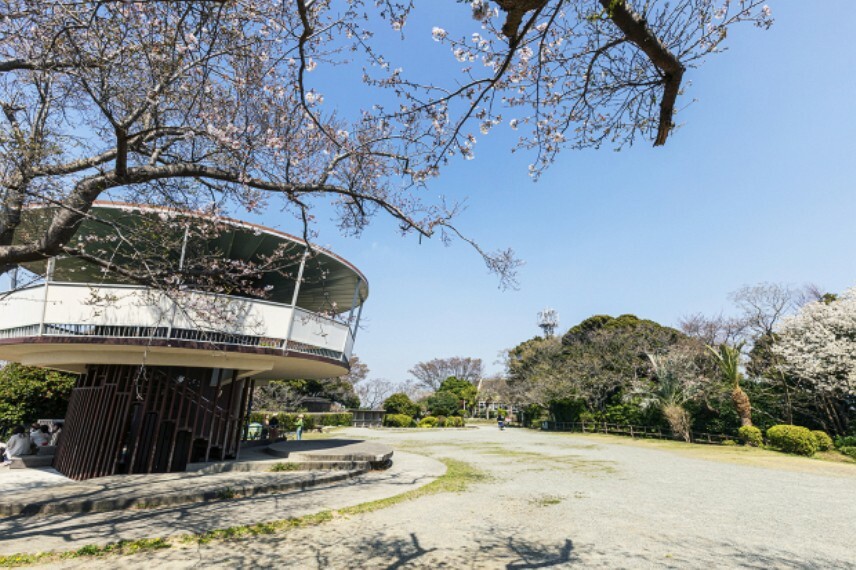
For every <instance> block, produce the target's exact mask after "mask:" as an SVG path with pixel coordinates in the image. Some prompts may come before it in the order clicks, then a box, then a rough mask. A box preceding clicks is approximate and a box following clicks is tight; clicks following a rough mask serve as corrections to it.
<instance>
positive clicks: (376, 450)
mask: <svg viewBox="0 0 856 570" xmlns="http://www.w3.org/2000/svg"><path fill="white" fill-rule="evenodd" d="M265 453H267V454H268V455H272V456H274V457H282V458H287V459H289V460H291V461H296V462H312V463H314V462H360V463H361V462H366V463H368V464H369V466H370V467H371V468H372V469H379V468H386V467H388V466H389V465H390V462H391V461H392V454H393V449H392V448H391V447H390V446H388V445H384V444H382V443H375V442H368V441H361V440H358V439H321V440H318V439H315V440H303V441H296V440H291V441H281V442H278V443H274V444H271V445H269V446H268V447H267V448H266V449H265Z"/></svg>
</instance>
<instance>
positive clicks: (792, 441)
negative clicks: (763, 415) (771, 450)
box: [767, 424, 817, 457]
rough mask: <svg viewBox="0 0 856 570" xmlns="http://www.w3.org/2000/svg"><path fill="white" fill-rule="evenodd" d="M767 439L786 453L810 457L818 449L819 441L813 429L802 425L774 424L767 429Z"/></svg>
mask: <svg viewBox="0 0 856 570" xmlns="http://www.w3.org/2000/svg"><path fill="white" fill-rule="evenodd" d="M767 441H768V442H769V443H770V445H771V446H773V447H775V448H778V449H779V450H780V451H784V452H785V453H793V454H796V455H805V456H808V457H810V456H812V455H814V453H815V452H816V451H817V442H816V441H815V439H814V435H813V434H812V433H811V430H809V429H808V428H804V427H801V426H792V425H786V424H781V425H777V426H773V427H771V428H770V429H768V430H767Z"/></svg>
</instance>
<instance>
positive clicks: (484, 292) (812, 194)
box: [239, 0, 856, 381]
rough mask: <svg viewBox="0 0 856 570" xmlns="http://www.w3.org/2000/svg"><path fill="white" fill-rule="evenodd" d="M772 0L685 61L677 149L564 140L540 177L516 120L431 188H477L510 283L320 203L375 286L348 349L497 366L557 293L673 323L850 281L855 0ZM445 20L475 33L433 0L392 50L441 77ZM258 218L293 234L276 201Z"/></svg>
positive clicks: (460, 13)
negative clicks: (354, 229)
mask: <svg viewBox="0 0 856 570" xmlns="http://www.w3.org/2000/svg"><path fill="white" fill-rule="evenodd" d="M771 7H772V9H773V13H774V16H775V18H776V23H775V25H774V26H773V28H772V29H771V30H769V31H762V30H758V29H755V28H753V27H751V26H743V27H737V28H733V29H732V30H731V31H730V32H729V37H728V41H727V44H726V45H727V47H728V48H729V49H728V51H727V52H726V53H723V54H719V55H717V56H714V57H712V58H710V59H709V61H707V62H706V63H705V64H704V65H703V66H702V67H701V68H700V69H698V70H692V71H690V72H689V73H688V76H687V79H688V80H689V81H691V85H690V87H689V88H688V90H687V93H686V94H684V95H683V96H682V97H681V98H680V99H679V106H680V107H682V108H683V107H685V108H684V109H683V110H682V112H681V113H680V114H679V116H678V122H679V123H680V124H681V127H680V128H679V129H678V130H677V131H676V132H675V133H673V135H672V136H671V138H670V140H669V142H668V144H667V145H666V146H665V147H661V148H657V149H654V148H652V147H651V146H650V145H649V144H637V146H634V147H632V148H626V149H624V150H623V151H621V152H613V151H611V150H609V149H603V150H599V151H595V150H590V151H582V152H573V151H565V152H564V153H563V154H561V155H560V157H559V160H558V162H557V163H556V164H555V165H554V166H553V167H552V168H550V169H549V170H548V171H547V173H546V174H545V175H544V176H543V178H542V179H541V180H540V181H539V182H537V183H533V182H532V180H531V179H530V178H529V176H528V174H527V166H528V164H529V163H530V162H531V161H532V156H530V155H527V154H526V153H517V154H512V153H511V152H510V148H511V146H512V142H513V140H512V139H513V138H514V137H513V135H512V133H511V132H510V131H509V130H508V129H499V128H497V129H495V130H494V132H492V133H491V135H490V136H488V137H481V138H480V139H479V143H478V144H477V146H476V158H475V159H474V160H472V161H466V162H463V161H461V162H456V163H454V164H453V165H451V166H450V167H449V168H447V169H446V170H445V171H444V172H443V174H442V175H441V176H440V178H438V179H436V180H434V181H432V183H431V187H430V190H429V191H430V192H436V193H437V194H445V195H447V196H450V197H452V198H456V199H458V200H463V199H466V201H467V204H468V209H467V210H466V211H465V212H464V213H463V214H462V215H461V216H460V217H459V219H458V225H459V227H460V228H461V229H462V230H463V231H464V232H465V233H467V234H468V235H469V236H471V237H473V238H475V239H476V240H477V241H478V242H479V243H480V244H481V245H482V246H483V247H485V248H486V249H491V250H492V249H497V248H504V247H513V248H514V249H515V251H516V252H517V254H518V255H519V256H520V257H521V258H522V259H523V260H524V261H525V262H526V265H525V266H523V267H522V268H521V271H520V279H519V281H520V288H519V290H517V291H500V290H498V288H497V279H496V277H495V276H492V275H490V274H488V272H487V271H486V269H485V268H484V265H483V264H482V262H481V259H480V258H479V257H478V255H477V254H476V253H475V252H474V251H473V250H472V249H471V248H470V247H469V246H467V245H466V244H463V243H455V244H454V245H453V246H452V247H445V246H443V244H441V243H439V242H438V241H436V240H423V241H422V242H421V243H420V242H419V241H418V240H417V239H416V238H415V237H408V238H401V237H399V235H398V232H397V229H396V226H395V224H394V223H393V222H392V221H391V220H387V219H383V218H378V219H377V220H376V221H375V223H374V224H373V225H372V226H371V227H370V228H369V229H368V230H367V231H366V232H365V233H364V234H363V236H362V237H361V238H360V239H353V238H344V237H341V236H339V235H338V234H337V233H336V229H335V224H334V223H333V222H332V221H325V220H324V219H323V218H322V219H321V220H320V221H319V224H318V226H317V230H318V231H319V232H320V235H319V238H318V241H319V242H320V243H321V244H322V245H326V246H328V247H330V248H331V249H332V250H333V251H335V252H337V253H339V254H340V255H342V256H344V257H345V258H347V259H348V260H350V261H351V262H352V263H354V264H355V265H356V266H357V267H359V268H360V269H361V270H362V271H363V272H364V273H365V274H366V276H367V277H368V279H369V282H370V288H371V289H370V297H369V300H368V303H367V305H366V307H365V310H364V312H363V317H364V318H363V324H364V325H365V328H364V330H361V331H360V333H359V336H358V338H357V342H356V352H357V353H358V354H359V355H360V357H361V358H362V360H363V361H364V362H366V364H368V366H369V367H370V369H371V376H372V377H383V378H388V379H390V380H395V381H402V380H405V379H407V377H408V374H407V370H408V369H409V368H410V367H412V366H413V365H414V364H415V363H417V362H419V361H424V360H429V359H432V358H437V357H449V356H471V357H478V358H482V359H483V360H484V361H485V364H486V365H487V367H488V370H489V371H490V372H499V371H500V370H501V366H500V365H499V364H495V363H496V362H497V360H498V356H499V353H500V352H501V351H502V350H504V349H507V348H510V347H513V346H515V345H516V344H518V343H520V342H522V341H524V340H526V339H528V338H531V337H532V336H534V335H535V334H537V333H538V332H539V330H538V329H537V327H536V322H535V321H536V315H537V313H538V311H540V310H541V309H543V308H545V307H547V306H550V307H552V308H554V309H556V310H557V311H558V312H559V315H560V321H561V324H560V331H561V332H564V331H565V330H567V329H568V328H569V327H570V326H573V325H574V324H576V323H578V322H579V321H581V320H582V319H585V318H587V317H588V316H590V315H593V314H611V315H618V314H622V313H633V314H636V315H638V316H640V317H644V318H649V319H653V320H656V321H658V322H660V323H663V324H667V325H676V324H677V322H678V320H679V319H680V317H681V316H683V315H687V314H690V313H695V312H703V313H706V314H717V313H719V312H726V313H727V312H729V311H730V310H731V306H730V303H729V301H728V293H729V292H731V291H734V290H736V289H737V288H739V287H741V286H743V285H746V284H754V283H758V282H761V281H770V282H780V283H788V284H794V285H800V284H803V283H806V282H813V283H816V284H817V285H819V286H820V287H821V288H823V289H824V290H827V291H841V290H843V289H845V288H848V287H851V286H853V285H856V255H854V246H856V223H854V219H856V192H854V182H853V181H854V180H856V152H854V151H856V143H854V140H853V137H854V133H856V113H854V109H853V104H854V103H853V100H854V95H856V74H854V73H853V71H854V62H856V44H854V43H853V42H852V41H851V39H850V38H851V32H850V29H849V28H848V25H847V23H846V19H845V18H835V17H834V15H835V14H839V13H846V12H847V9H848V8H850V4H849V3H848V2H845V1H844V0H837V1H833V2H827V3H825V4H824V9H823V10H821V9H818V6H817V5H815V4H814V3H806V2H789V3H775V2H771ZM435 25H441V26H443V27H445V28H446V29H448V30H449V31H450V33H453V34H454V33H458V34H460V33H464V31H472V28H473V26H472V24H471V20H469V16H468V9H467V6H466V5H462V4H459V3H455V2H451V1H450V2H444V3H436V4H434V3H432V5H431V6H430V9H428V8H426V6H425V5H424V3H423V5H420V6H419V7H417V11H416V13H415V14H414V16H413V17H412V18H411V19H410V21H409V22H408V24H407V27H406V29H405V30H406V34H407V36H408V38H409V40H413V41H414V43H415V44H416V46H417V49H416V51H415V52H414V51H405V50H403V49H402V48H401V47H400V44H397V43H396V44H393V45H391V47H390V49H389V51H388V53H389V54H391V56H394V55H398V54H402V55H403V56H404V57H403V59H404V60H406V61H408V62H410V64H413V61H414V60H413V56H414V55H417V56H418V57H417V59H418V66H419V67H420V72H426V71H427V72H429V73H434V74H436V75H438V76H439V75H442V73H443V72H444V71H443V70H444V69H446V67H445V66H447V65H450V64H454V63H453V62H452V59H451V55H450V54H449V52H448V50H447V48H446V47H444V46H443V45H441V44H438V43H436V42H433V41H432V40H431V28H432V26H435ZM457 27H459V28H461V31H460V32H456V28H457ZM392 63H393V66H394V67H395V66H398V64H399V62H396V61H395V60H394V58H393V62H392ZM357 71H358V70H356V69H353V70H342V69H337V71H336V73H349V72H357ZM406 71H407V68H406V67H405V72H406ZM328 87H329V85H328ZM331 95H332V93H331ZM346 95H349V96H351V94H346ZM334 99H335V97H332V96H331V97H328V100H329V101H333V100H334ZM239 217H246V216H240V215H239ZM253 221H258V222H260V223H264V224H266V225H269V226H272V227H277V228H279V229H282V230H284V231H289V232H292V233H299V229H298V228H297V226H296V224H294V223H292V222H291V221H290V220H284V219H283V218H282V217H281V216H278V215H277V214H276V213H275V212H274V211H271V213H269V214H268V215H265V216H262V217H260V218H258V219H255V220H253Z"/></svg>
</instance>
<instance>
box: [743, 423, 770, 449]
mask: <svg viewBox="0 0 856 570" xmlns="http://www.w3.org/2000/svg"><path fill="white" fill-rule="evenodd" d="M737 437H739V438H740V441H741V442H742V443H743V445H751V446H752V447H762V446H763V445H764V436H763V435H762V434H761V430H759V429H758V428H756V427H755V426H743V427H741V428H740V429H739V430H737Z"/></svg>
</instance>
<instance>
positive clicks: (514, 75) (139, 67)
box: [0, 0, 771, 284]
mask: <svg viewBox="0 0 856 570" xmlns="http://www.w3.org/2000/svg"><path fill="white" fill-rule="evenodd" d="M411 8H412V6H411V5H410V4H409V3H408V2H407V1H406V0H404V1H403V2H394V1H390V0H385V1H384V0H277V1H273V0H188V1H185V2H173V1H157V0H145V1H144V0H136V1H135V0H123V1H119V0H101V1H97V2H96V1H92V0H81V1H79V2H65V1H60V0H8V1H6V2H4V3H3V4H2V13H0V111H2V113H0V180H2V188H0V273H3V272H4V271H6V270H8V269H9V268H11V267H13V266H15V265H16V264H20V263H26V262H32V261H38V260H43V259H45V258H47V257H51V256H56V255H67V256H77V257H84V258H86V260H87V261H89V262H90V263H93V264H95V265H100V266H101V267H102V268H104V269H105V270H109V271H120V270H124V271H126V272H128V273H129V275H128V277H129V278H132V279H136V280H138V281H144V282H145V281H155V282H157V281H158V279H153V278H152V275H153V274H154V275H157V272H154V273H152V272H150V271H149V272H145V271H135V270H134V268H128V267H124V268H121V267H117V266H116V264H114V263H112V262H111V258H110V250H111V249H110V248H109V247H108V248H104V249H103V250H100V251H99V250H93V249H89V250H86V251H84V249H83V248H82V247H81V246H80V244H75V243H72V242H71V237H72V236H73V235H74V232H75V228H76V227H77V225H78V223H79V222H80V221H81V220H82V219H83V218H85V217H90V216H92V215H93V213H92V211H91V207H92V204H93V202H94V201H95V200H96V199H105V198H106V199H119V200H123V201H132V202H138V203H144V204H158V205H164V206H168V207H171V208H176V209H187V208H190V209H195V210H205V211H210V212H212V213H218V212H223V211H227V212H229V211H236V210H237V211H240V210H244V211H260V210H264V209H270V208H276V209H277V210H281V211H283V212H285V213H286V214H288V215H293V216H294V217H295V218H296V219H297V221H298V223H301V224H302V225H303V227H304V233H305V235H306V237H307V238H311V237H313V231H314V230H313V227H314V226H313V221H314V217H315V215H316V212H317V210H318V209H319V208H320V207H327V206H326V205H329V204H332V206H333V208H334V209H335V211H336V216H337V221H338V225H339V227H340V229H341V230H342V231H344V232H345V233H347V234H358V233H359V232H360V231H361V230H362V229H363V228H364V227H365V226H366V224H367V223H369V221H370V219H371V217H372V216H373V215H374V214H376V213H378V212H383V213H385V214H388V215H390V216H392V217H393V218H394V219H396V220H397V221H398V223H399V226H400V228H401V231H402V232H404V233H417V234H420V235H423V236H432V235H437V234H439V235H440V236H441V237H442V238H443V239H449V238H454V237H461V238H463V236H461V234H460V233H459V232H458V230H457V229H455V227H454V226H453V225H452V220H453V218H454V215H455V213H456V212H457V211H458V206H457V205H456V201H455V200H453V199H452V200H447V199H446V198H445V197H440V198H437V199H433V198H427V199H426V196H425V193H424V192H423V190H424V189H425V188H426V184H428V182H429V181H430V180H431V179H432V178H434V177H436V176H437V175H438V174H439V172H440V169H441V167H442V166H443V165H445V164H446V163H447V162H448V161H449V160H450V159H452V158H454V157H455V156H459V157H461V156H462V157H464V158H469V157H471V156H472V153H473V145H474V144H475V142H476V139H477V136H480V135H479V133H484V134H487V133H488V132H490V131H491V130H492V129H493V128H495V127H496V126H497V125H500V124H507V125H508V126H510V128H512V129H519V130H520V132H521V137H520V140H519V147H521V148H528V149H534V152H535V158H534V159H533V162H532V167H531V169H532V172H533V174H535V175H537V174H538V173H539V172H540V171H541V170H542V169H543V168H544V167H546V166H547V165H548V164H550V163H551V162H552V161H553V160H554V158H555V156H556V153H557V152H558V151H559V150H560V149H562V148H566V147H568V148H582V147H598V146H600V145H601V144H605V143H606V144H614V145H616V146H618V147H620V146H622V145H625V144H628V143H632V142H634V141H635V140H636V139H637V138H639V137H644V138H648V139H650V140H653V142H654V144H656V145H661V144H663V143H665V142H666V139H667V138H668V136H669V133H670V132H671V130H672V128H673V124H674V120H673V116H674V113H675V101H676V100H677V98H678V97H679V94H680V92H681V89H682V81H683V76H684V74H685V72H686V71H687V70H688V69H690V68H692V67H693V66H695V65H697V64H698V63H699V62H700V61H701V60H702V59H703V58H704V57H705V56H707V55H708V54H711V53H714V52H716V51H718V50H719V49H720V47H721V44H722V41H723V40H724V39H725V37H726V31H727V29H728V28H729V27H730V26H732V25H734V24H736V23H738V22H742V21H749V22H754V23H755V24H757V25H759V26H769V25H770V23H771V20H770V13H769V10H768V9H767V8H766V7H765V6H763V5H762V4H761V3H760V2H758V1H756V0H730V1H728V0H716V1H714V0H679V1H677V2H667V1H665V0H648V1H646V2H641V1H638V0H633V1H630V0H580V1H574V2H570V1H568V0H495V1H494V2H488V1H486V0H473V2H471V4H470V6H469V7H466V6H461V10H471V11H472V15H473V16H474V19H473V20H470V25H471V26H472V28H473V33H471V34H467V35H464V36H460V37H452V35H450V34H449V33H447V32H446V31H445V29H444V28H443V27H442V26H440V25H438V26H437V27H436V28H435V29H434V30H433V38H434V39H435V40H436V41H438V42H442V43H444V44H446V45H448V47H449V48H450V49H451V51H452V52H453V54H454V57H455V58H456V59H457V62H454V61H450V63H452V64H453V65H454V66H455V67H456V68H459V71H460V74H458V75H455V74H454V73H449V74H446V75H445V77H446V79H447V80H446V81H444V82H443V84H440V83H438V82H437V81H432V80H428V79H426V78H425V77H422V76H420V75H419V74H418V73H416V72H415V71H414V70H411V69H409V68H408V67H407V65H408V62H407V61H403V62H399V61H395V57H394V55H393V54H395V56H397V54H398V51H406V50H396V49H395V48H394V47H393V46H391V45H390V44H389V42H390V41H391V40H390V38H389V37H388V36H389V35H390V34H389V30H390V29H391V30H393V33H394V34H398V35H399V36H401V37H402V38H403V35H402V34H403V27H404V26H405V23H406V21H407V17H408V15H409V14H410V12H411ZM426 9H430V8H426ZM438 24H442V22H438ZM383 28H385V30H386V31H384V29H383ZM381 32H384V33H381ZM425 39H426V40H427V41H428V42H429V43H430V39H428V38H425ZM394 41H397V40H394ZM432 45H433V44H432ZM458 62H460V63H458ZM345 64H347V65H348V66H349V67H347V68H344V67H343V66H344V65H345ZM402 66H404V67H402ZM360 68H362V70H363V71H362V73H349V72H342V70H343V69H349V70H353V69H360ZM435 75H436V74H435ZM331 78H334V79H335V80H334V81H333V80H331ZM435 79H436V77H435ZM349 82H351V83H349ZM331 85H334V87H330V86H331ZM325 86H326V87H329V88H325ZM366 101H368V102H366ZM432 195H435V193H432ZM33 204H47V205H52V206H54V207H55V209H54V210H53V214H52V217H51V219H49V220H47V221H46V223H45V225H44V228H43V229H41V230H40V231H39V232H38V233H35V234H33V233H29V234H26V233H25V232H22V231H21V228H22V212H24V210H25V209H26V208H27V207H28V206H31V205H33ZM112 237H113V238H114V239H119V240H121V241H122V242H123V243H124V244H125V245H126V247H133V246H136V245H137V242H138V241H139V239H138V238H137V236H135V235H131V234H128V233H123V232H122V231H121V229H119V228H113V236H112ZM146 239H154V238H152V235H151V234H149V235H147V236H146ZM171 239H174V238H171ZM463 239H465V240H466V238H463ZM467 241H469V240H467ZM470 243H472V242H470ZM473 245H474V246H476V248H477V249H478V251H479V253H481V254H482V255H483V257H484V259H485V261H486V262H487V264H488V266H489V267H490V268H491V269H492V270H493V271H495V272H497V273H498V274H499V275H500V276H501V279H502V280H503V282H504V283H506V284H508V283H511V282H513V278H514V269H515V267H516V265H517V262H516V261H515V260H514V257H513V254H512V252H511V251H508V250H506V251H499V252H496V253H489V252H486V251H483V250H482V249H480V248H479V247H478V245H477V244H474V243H473ZM141 249H145V248H141ZM148 249H149V250H151V248H148ZM242 270H243V268H238V269H236V271H237V272H238V273H240V271H242ZM225 274H226V272H224V271H223V270H222V268H221V269H220V270H219V271H218V272H217V275H225Z"/></svg>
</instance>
